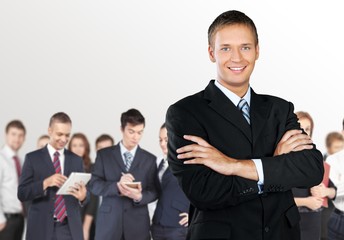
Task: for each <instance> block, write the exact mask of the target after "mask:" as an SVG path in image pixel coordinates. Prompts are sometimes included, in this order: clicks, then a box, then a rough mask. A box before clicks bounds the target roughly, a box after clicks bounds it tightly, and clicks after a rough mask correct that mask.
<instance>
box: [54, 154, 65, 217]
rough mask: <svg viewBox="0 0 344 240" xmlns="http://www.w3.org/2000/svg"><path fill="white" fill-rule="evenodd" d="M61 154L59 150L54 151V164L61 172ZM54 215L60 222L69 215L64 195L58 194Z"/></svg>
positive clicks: (57, 170)
mask: <svg viewBox="0 0 344 240" xmlns="http://www.w3.org/2000/svg"><path fill="white" fill-rule="evenodd" d="M59 155H60V154H59V152H55V153H54V161H53V164H54V168H55V172H56V173H61V165H60V160H59ZM54 216H55V217H56V218H57V220H58V221H59V222H63V220H64V219H65V218H66V217H67V211H66V205H65V201H64V199H63V196H62V195H56V199H55V204H54Z"/></svg>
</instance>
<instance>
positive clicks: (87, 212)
mask: <svg viewBox="0 0 344 240" xmlns="http://www.w3.org/2000/svg"><path fill="white" fill-rule="evenodd" d="M68 149H69V150H70V151H72V152H73V153H75V154H76V155H78V156H79V157H81V158H82V160H83V166H84V171H85V172H86V173H91V172H92V162H91V157H90V151H91V150H90V143H89V141H88V139H87V137H86V136H85V134H83V133H75V134H73V135H72V137H71V139H70V141H69V144H68ZM97 208H98V200H97V197H96V196H94V195H93V194H90V201H89V202H88V203H87V204H86V206H84V208H82V209H81V219H82V223H83V232H84V239H85V240H93V239H94V233H95V225H94V217H95V214H96V212H97Z"/></svg>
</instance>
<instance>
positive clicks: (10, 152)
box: [0, 120, 26, 240]
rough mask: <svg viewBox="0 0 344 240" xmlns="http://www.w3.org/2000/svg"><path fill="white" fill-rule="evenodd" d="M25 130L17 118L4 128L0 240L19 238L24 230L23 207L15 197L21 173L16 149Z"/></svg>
mask: <svg viewBox="0 0 344 240" xmlns="http://www.w3.org/2000/svg"><path fill="white" fill-rule="evenodd" d="M25 135H26V130H25V127H24V124H23V123H22V122H21V121H19V120H13V121H11V122H9V123H8V124H7V126H6V129H5V146H4V147H3V148H2V149H1V150H0V240H21V239H22V236H23V231H24V208H23V204H22V203H21V202H20V201H19V200H18V198H17V188H18V184H19V177H20V175H21V165H22V164H21V160H20V159H19V157H18V151H19V149H20V148H21V147H22V146H23V143H24V141H25Z"/></svg>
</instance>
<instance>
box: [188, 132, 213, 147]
mask: <svg viewBox="0 0 344 240" xmlns="http://www.w3.org/2000/svg"><path fill="white" fill-rule="evenodd" d="M183 137H184V139H186V140H189V141H192V142H195V143H197V144H199V145H201V146H203V147H209V146H210V145H209V144H208V143H207V142H206V141H205V140H204V139H203V138H201V137H197V136H193V135H184V136H183Z"/></svg>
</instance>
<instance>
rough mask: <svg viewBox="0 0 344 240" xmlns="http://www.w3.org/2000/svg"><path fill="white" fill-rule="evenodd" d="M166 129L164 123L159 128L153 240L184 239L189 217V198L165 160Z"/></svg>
mask: <svg viewBox="0 0 344 240" xmlns="http://www.w3.org/2000/svg"><path fill="white" fill-rule="evenodd" d="M167 142H168V138H167V129H166V126H165V124H163V125H162V126H161V128H160V132H159V144H160V147H161V150H162V152H163V157H161V158H160V161H159V165H158V178H159V181H160V187H161V188H160V191H159V198H158V201H157V205H156V208H155V212H154V215H153V220H152V221H153V224H152V227H151V232H152V237H153V240H185V239H186V234H187V226H188V219H189V214H188V211H189V204H190V203H189V200H188V199H187V198H186V196H185V194H184V192H183V191H182V189H181V188H180V186H179V185H178V181H177V178H176V177H175V176H174V175H173V174H172V172H171V170H170V169H169V167H168V162H167Z"/></svg>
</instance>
